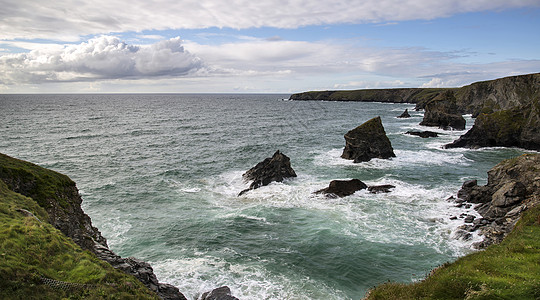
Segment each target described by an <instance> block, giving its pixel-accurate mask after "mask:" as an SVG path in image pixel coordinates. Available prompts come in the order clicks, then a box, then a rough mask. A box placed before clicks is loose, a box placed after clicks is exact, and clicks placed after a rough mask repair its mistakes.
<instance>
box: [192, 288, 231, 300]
mask: <svg viewBox="0 0 540 300" xmlns="http://www.w3.org/2000/svg"><path fill="white" fill-rule="evenodd" d="M201 300H238V298H236V297H234V296H232V294H231V289H230V288H229V287H228V286H222V287H219V288H217V289H214V290H212V291H210V292H206V293H204V294H202V296H201Z"/></svg>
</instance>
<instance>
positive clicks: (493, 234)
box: [458, 154, 540, 248]
mask: <svg viewBox="0 0 540 300" xmlns="http://www.w3.org/2000/svg"><path fill="white" fill-rule="evenodd" d="M458 197H459V198H460V199H462V200H463V201H465V202H469V203H474V204H477V205H476V207H475V209H476V210H477V211H478V212H479V213H480V215H481V216H482V218H481V219H475V220H474V221H473V222H472V224H471V225H465V226H464V228H463V230H466V231H472V230H479V231H480V233H481V234H482V235H483V236H484V241H482V242H481V243H480V244H478V245H476V246H477V247H479V248H485V247H487V246H489V245H491V244H494V243H495V244H497V243H500V242H501V241H502V240H503V238H504V237H505V236H506V235H507V234H508V233H509V232H510V231H511V230H512V229H513V228H514V225H515V224H516V222H517V220H518V219H519V217H520V216H521V214H522V212H524V211H526V210H528V209H530V208H531V207H535V206H537V205H538V204H540V155H539V154H524V155H521V156H519V157H516V158H513V159H508V160H504V161H502V162H501V163H499V164H498V165H496V166H495V167H493V168H492V169H491V170H489V172H488V183H487V184H486V185H485V186H478V185H476V180H473V181H468V182H465V183H464V184H463V187H462V189H461V190H460V191H459V193H458Z"/></svg>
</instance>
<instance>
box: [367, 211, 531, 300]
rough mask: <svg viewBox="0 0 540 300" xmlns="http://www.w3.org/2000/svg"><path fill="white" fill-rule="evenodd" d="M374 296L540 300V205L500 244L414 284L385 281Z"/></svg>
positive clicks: (372, 298) (371, 299) (370, 298)
mask: <svg viewBox="0 0 540 300" xmlns="http://www.w3.org/2000/svg"><path fill="white" fill-rule="evenodd" d="M367 299H369V300H374V299H540V206H536V207H535V208H532V209H530V210H528V211H527V212H526V213H524V215H523V216H522V218H521V219H520V221H519V222H518V224H517V225H516V227H515V228H514V230H513V231H512V233H510V234H509V235H508V236H507V237H506V238H505V239H504V241H503V242H502V243H501V244H499V245H492V246H490V247H488V248H487V249H486V250H485V251H481V252H476V253H473V254H470V255H467V256H465V257H462V258H460V259H458V260H457V261H455V262H454V263H449V264H445V265H443V266H442V267H440V268H439V269H437V270H435V271H434V272H433V275H432V276H429V277H428V278H426V279H425V280H423V281H421V282H417V283H413V284H401V283H385V284H382V285H380V286H378V287H376V288H374V289H373V290H371V291H370V293H369V296H368V297H367Z"/></svg>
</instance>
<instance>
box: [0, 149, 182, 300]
mask: <svg viewBox="0 0 540 300" xmlns="http://www.w3.org/2000/svg"><path fill="white" fill-rule="evenodd" d="M81 202H82V199H81V197H80V195H79V192H78V190H77V187H76V185H75V182H73V181H72V180H71V179H70V178H69V177H67V176H65V175H62V174H60V173H57V172H54V171H51V170H48V169H44V168H41V167H39V166H37V165H34V164H31V163H29V162H25V161H22V160H18V159H15V158H12V157H9V156H7V155H4V154H0V223H2V224H1V225H2V226H1V228H3V231H2V232H1V233H0V235H2V236H1V238H0V241H2V242H1V245H0V252H1V253H0V254H1V255H2V256H1V258H2V259H1V260H0V270H1V272H0V281H1V283H0V290H1V291H2V292H0V296H2V297H0V298H21V299H23V298H24V299H31V298H42V297H43V295H47V297H45V298H51V299H59V298H64V297H71V296H74V295H75V296H77V297H83V298H87V297H88V298H92V297H97V298H99V294H101V293H106V295H108V296H111V297H119V298H126V297H127V298H130V297H131V298H137V299H154V298H160V299H179V300H181V299H185V297H184V296H183V295H182V294H181V293H180V292H179V291H178V289H177V288H176V287H174V286H172V285H169V284H164V283H159V282H158V280H157V278H156V275H155V274H154V272H153V270H152V267H151V266H150V265H149V264H148V263H146V262H143V261H141V260H138V259H135V258H132V257H130V258H122V257H120V256H118V255H116V254H115V253H114V252H112V251H111V250H110V249H109V247H108V246H107V241H106V239H105V238H104V237H103V236H102V235H101V233H100V232H99V230H98V229H97V228H95V227H93V226H92V222H91V220H90V217H89V216H88V215H86V214H85V213H84V211H83V210H82V209H81ZM113 267H114V268H113ZM130 275H131V276H130Z"/></svg>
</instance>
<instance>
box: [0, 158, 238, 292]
mask: <svg viewBox="0 0 540 300" xmlns="http://www.w3.org/2000/svg"><path fill="white" fill-rule="evenodd" d="M0 158H2V160H3V161H8V162H9V163H7V164H5V165H4V164H3V165H0V180H1V181H3V182H4V183H5V184H6V185H7V187H8V188H9V189H10V190H12V191H13V192H16V193H19V194H21V195H23V196H26V197H29V198H32V199H34V201H36V202H37V203H38V204H39V205H40V206H41V207H43V208H44V209H45V210H46V212H47V214H48V216H49V220H48V222H49V223H50V224H51V225H53V226H54V227H55V228H57V229H58V230H60V231H61V232H62V233H63V234H64V235H65V236H67V237H69V238H71V239H72V240H73V242H75V244H77V245H78V246H79V247H81V248H82V249H83V250H88V251H90V252H92V253H93V254H95V255H96V256H97V257H98V258H99V259H101V260H103V261H105V262H107V263H109V264H110V265H111V266H113V267H114V268H115V269H118V270H121V271H123V272H124V273H126V274H129V275H132V276H134V277H135V278H137V279H138V280H139V281H140V282H141V283H143V284H144V285H145V286H146V287H147V288H148V289H149V290H151V291H152V292H154V293H155V294H156V295H157V296H158V297H159V298H160V299H164V300H187V298H186V297H185V296H184V295H183V294H182V293H181V292H180V291H179V290H178V288H177V287H175V286H173V285H171V284H167V283H161V282H159V281H158V279H157V277H156V274H155V273H154V270H153V269H152V266H151V265H150V264H149V263H147V262H144V261H142V260H139V259H137V258H134V257H128V258H123V257H120V256H119V255H117V254H116V253H114V252H113V251H112V250H110V249H109V246H108V245H107V240H106V239H105V238H104V237H103V236H102V235H101V232H100V231H99V230H98V229H97V228H96V227H94V226H93V225H92V221H91V219H90V217H89V216H88V215H87V214H86V213H85V212H84V211H83V210H82V208H81V203H82V198H81V196H80V194H79V191H78V189H77V187H76V185H75V182H73V181H72V180H71V179H70V178H69V177H67V176H65V175H62V174H59V173H56V172H54V171H51V170H47V169H44V168H41V167H39V166H37V165H34V164H32V163H29V162H25V161H21V160H18V159H15V158H12V157H9V156H7V155H4V154H1V153H0ZM20 166H23V167H24V169H22V168H20ZM28 170H30V171H28ZM35 174H39V175H40V176H36V175H35ZM41 174H43V175H41ZM53 177H57V179H56V178H53ZM22 211H23V212H24V213H30V214H32V213H31V212H25V211H24V210H22ZM226 290H228V288H227V287H220V288H217V289H215V290H213V291H210V292H208V293H206V294H205V295H206V298H204V297H203V298H202V300H206V299H222V300H233V299H236V298H234V297H232V296H231V295H230V290H229V293H228V294H227V293H226Z"/></svg>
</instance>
